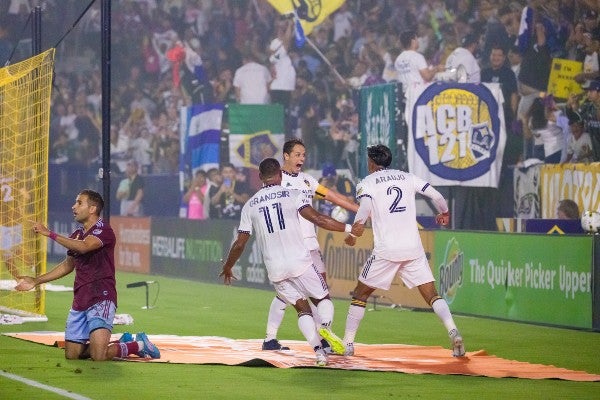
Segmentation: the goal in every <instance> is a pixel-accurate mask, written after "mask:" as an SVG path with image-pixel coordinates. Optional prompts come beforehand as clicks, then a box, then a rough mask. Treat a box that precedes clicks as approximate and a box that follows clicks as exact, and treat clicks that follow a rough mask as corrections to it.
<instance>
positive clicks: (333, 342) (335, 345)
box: [319, 328, 346, 356]
mask: <svg viewBox="0 0 600 400" xmlns="http://www.w3.org/2000/svg"><path fill="white" fill-rule="evenodd" d="M319 335H321V337H322V338H323V339H325V340H327V343H329V346H331V350H332V352H333V353H335V354H339V355H341V356H343V355H344V352H345V351H346V346H344V342H342V339H340V338H339V337H337V335H336V334H335V333H333V332H332V331H330V330H329V329H327V328H321V329H319Z"/></svg>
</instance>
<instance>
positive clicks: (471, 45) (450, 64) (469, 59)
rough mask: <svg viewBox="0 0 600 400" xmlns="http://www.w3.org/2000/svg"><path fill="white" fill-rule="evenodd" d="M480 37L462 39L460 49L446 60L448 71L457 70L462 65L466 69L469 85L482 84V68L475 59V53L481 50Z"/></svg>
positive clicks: (475, 34) (468, 35)
mask: <svg viewBox="0 0 600 400" xmlns="http://www.w3.org/2000/svg"><path fill="white" fill-rule="evenodd" d="M479 36H480V35H479V34H477V33H469V34H467V36H465V37H464V38H462V39H461V41H460V47H457V48H456V49H454V51H453V52H452V53H450V55H449V56H448V59H447V60H446V70H453V69H457V68H459V67H460V66H461V65H462V66H463V67H464V69H465V72H466V74H467V76H466V82H468V83H480V82H481V68H480V66H479V62H478V61H477V59H476V58H475V53H476V52H477V49H478V48H479Z"/></svg>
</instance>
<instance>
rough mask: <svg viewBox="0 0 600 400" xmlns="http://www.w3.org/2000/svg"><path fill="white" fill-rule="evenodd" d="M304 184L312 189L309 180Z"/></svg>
mask: <svg viewBox="0 0 600 400" xmlns="http://www.w3.org/2000/svg"><path fill="white" fill-rule="evenodd" d="M304 184H305V185H306V187H308V188H309V187H310V182H309V181H308V179H305V180H304Z"/></svg>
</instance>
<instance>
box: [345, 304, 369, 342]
mask: <svg viewBox="0 0 600 400" xmlns="http://www.w3.org/2000/svg"><path fill="white" fill-rule="evenodd" d="M365 309H366V308H365V307H361V306H355V305H350V308H349V309H348V316H347V317H346V331H345V332H344V340H343V341H344V343H354V338H355V337H356V332H357V331H358V327H359V326H360V322H361V321H362V319H363V317H364V316H365Z"/></svg>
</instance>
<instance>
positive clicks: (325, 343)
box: [321, 339, 333, 354]
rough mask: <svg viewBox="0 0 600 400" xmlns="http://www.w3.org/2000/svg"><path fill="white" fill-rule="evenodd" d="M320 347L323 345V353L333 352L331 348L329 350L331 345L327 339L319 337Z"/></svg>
mask: <svg viewBox="0 0 600 400" xmlns="http://www.w3.org/2000/svg"><path fill="white" fill-rule="evenodd" d="M321 347H323V351H324V352H325V354H331V353H333V350H331V346H330V345H329V342H328V341H327V340H325V339H321Z"/></svg>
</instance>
